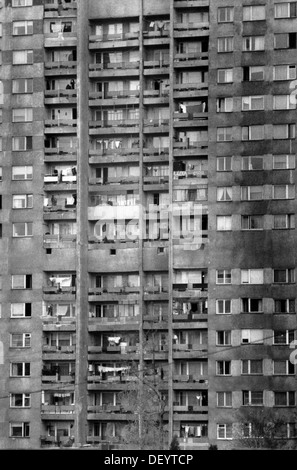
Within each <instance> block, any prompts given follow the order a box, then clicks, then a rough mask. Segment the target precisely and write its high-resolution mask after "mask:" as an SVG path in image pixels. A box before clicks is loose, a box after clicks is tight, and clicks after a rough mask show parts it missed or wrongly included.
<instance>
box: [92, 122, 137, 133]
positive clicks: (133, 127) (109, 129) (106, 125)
mask: <svg viewBox="0 0 297 470" xmlns="http://www.w3.org/2000/svg"><path fill="white" fill-rule="evenodd" d="M89 127H90V129H89V134H90V135H107V134H108V135H119V134H129V135H130V134H138V133H139V119H129V118H127V119H117V120H116V119H115V120H110V121H105V120H103V121H102V120H101V121H90V122H89Z"/></svg>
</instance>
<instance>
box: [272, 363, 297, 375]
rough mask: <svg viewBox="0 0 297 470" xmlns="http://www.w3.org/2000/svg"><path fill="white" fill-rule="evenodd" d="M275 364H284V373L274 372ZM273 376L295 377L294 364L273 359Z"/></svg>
mask: <svg viewBox="0 0 297 470" xmlns="http://www.w3.org/2000/svg"><path fill="white" fill-rule="evenodd" d="M276 362H283V363H285V372H284V373H281V372H276V371H275V363H276ZM290 368H291V369H293V370H291V372H290ZM273 375H281V376H283V375H285V376H286V375H289V376H291V375H295V364H292V363H291V362H290V361H288V360H286V359H274V360H273Z"/></svg>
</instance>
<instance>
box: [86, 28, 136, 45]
mask: <svg viewBox="0 0 297 470" xmlns="http://www.w3.org/2000/svg"><path fill="white" fill-rule="evenodd" d="M129 39H139V31H133V32H126V33H125V32H124V33H116V34H100V35H99V34H91V35H90V36H89V42H90V43H91V44H93V43H96V42H98V43H101V42H102V41H113V42H114V41H125V40H129Z"/></svg>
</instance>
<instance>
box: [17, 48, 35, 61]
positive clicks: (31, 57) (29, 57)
mask: <svg viewBox="0 0 297 470" xmlns="http://www.w3.org/2000/svg"><path fill="white" fill-rule="evenodd" d="M21 52H23V53H24V54H25V55H26V62H19V61H16V57H17V56H18V53H19V54H20V53H21ZM33 62H34V52H33V49H20V50H14V51H12V65H32V64H33Z"/></svg>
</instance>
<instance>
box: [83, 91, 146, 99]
mask: <svg viewBox="0 0 297 470" xmlns="http://www.w3.org/2000/svg"><path fill="white" fill-rule="evenodd" d="M138 97H139V90H121V91H107V92H106V93H102V92H91V93H89V99H91V100H102V99H103V100H107V99H115V98H138Z"/></svg>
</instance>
